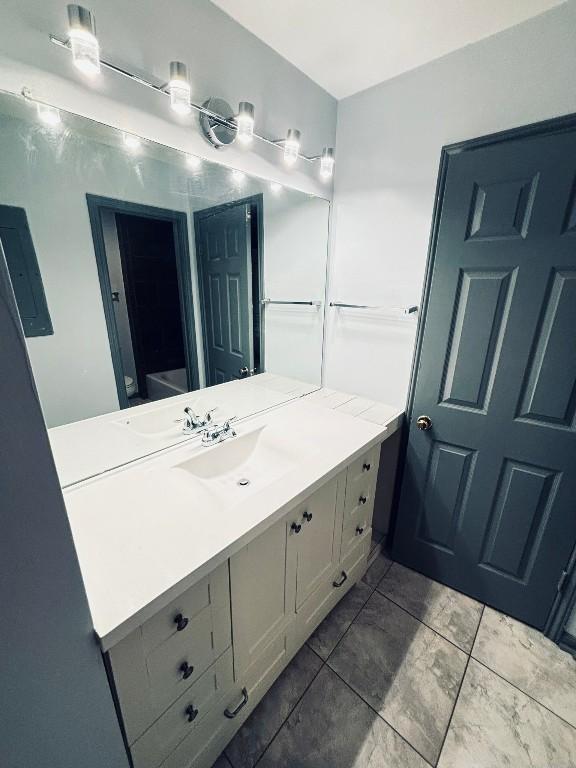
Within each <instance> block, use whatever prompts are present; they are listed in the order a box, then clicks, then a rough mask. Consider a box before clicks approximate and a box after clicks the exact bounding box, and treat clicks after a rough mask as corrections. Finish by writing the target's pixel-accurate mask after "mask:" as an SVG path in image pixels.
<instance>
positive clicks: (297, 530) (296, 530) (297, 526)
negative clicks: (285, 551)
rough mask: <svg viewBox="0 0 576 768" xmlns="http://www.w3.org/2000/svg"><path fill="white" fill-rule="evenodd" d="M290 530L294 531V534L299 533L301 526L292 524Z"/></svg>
mask: <svg viewBox="0 0 576 768" xmlns="http://www.w3.org/2000/svg"><path fill="white" fill-rule="evenodd" d="M290 528H291V530H293V531H294V533H300V531H301V530H302V526H301V525H300V523H292V525H291V526H290Z"/></svg>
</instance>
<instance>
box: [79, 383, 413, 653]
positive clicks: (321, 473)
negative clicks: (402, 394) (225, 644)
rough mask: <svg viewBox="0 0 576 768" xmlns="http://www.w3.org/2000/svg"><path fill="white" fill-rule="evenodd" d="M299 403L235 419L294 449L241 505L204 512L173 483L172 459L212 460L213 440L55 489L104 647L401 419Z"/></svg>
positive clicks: (394, 412)
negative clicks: (295, 454) (286, 440)
mask: <svg viewBox="0 0 576 768" xmlns="http://www.w3.org/2000/svg"><path fill="white" fill-rule="evenodd" d="M306 400H308V398H305V399H304V400H296V401H294V402H291V403H287V404H286V405H285V406H283V407H281V408H277V409H275V410H273V411H270V412H268V413H267V414H263V415H260V416H255V417H253V418H249V419H246V420H244V421H243V422H242V423H241V424H239V425H238V427H237V431H238V433H239V434H242V431H243V430H251V429H255V428H257V427H259V426H262V425H268V426H267V428H273V429H274V430H276V433H277V434H279V433H284V432H282V431H283V430H284V431H285V433H289V432H291V433H292V436H294V434H295V430H296V431H297V432H296V434H297V436H298V440H300V441H301V445H302V447H303V460H302V461H301V462H298V465H297V467H296V468H295V469H291V470H290V471H289V472H287V473H286V474H284V475H283V476H281V477H279V478H278V479H277V480H276V481H275V482H274V483H273V484H270V485H268V486H266V487H264V488H263V489H262V490H261V491H254V490H253V491H252V492H251V495H250V496H249V497H248V499H247V501H246V502H244V503H242V502H241V501H240V502H238V503H237V504H235V505H233V506H230V507H226V508H224V507H223V508H220V509H216V510H214V511H213V512H212V513H211V514H210V515H207V514H206V512H205V509H204V508H203V507H202V504H201V503H200V500H196V504H197V506H195V504H194V499H191V497H190V494H189V493H187V490H188V488H187V487H185V486H184V482H185V480H184V479H183V477H182V479H180V478H179V479H178V481H177V482H174V474H173V473H174V470H173V469H172V468H171V467H173V465H174V464H178V463H179V462H183V461H186V460H187V459H189V458H190V457H193V456H196V455H198V454H199V453H200V452H202V451H211V452H213V455H214V458H215V461H216V460H217V456H218V454H217V452H218V450H219V448H220V447H221V446H214V447H212V448H208V449H206V448H203V447H202V446H200V445H199V444H198V442H197V441H188V442H187V443H184V444H181V445H178V446H175V447H172V448H167V449H166V450H163V451H162V452H161V453H159V454H156V455H154V456H151V457H149V458H146V459H142V460H140V461H136V462H133V463H132V464H130V465H129V466H127V467H124V468H119V469H117V470H113V471H110V472H106V473H105V474H103V475H100V476H99V477H95V478H93V479H91V480H87V481H85V482H83V483H79V484H77V485H74V486H71V487H70V488H68V489H65V490H64V499H65V502H66V507H67V510H68V516H69V519H70V524H71V527H72V533H73V536H74V542H75V545H76V549H77V552H78V558H79V561H80V567H81V570H82V576H83V579H84V584H85V587H86V592H87V595H88V601H89V604H90V610H91V613H92V619H93V622H94V627H95V630H96V632H97V634H98V636H99V637H100V640H101V643H102V647H103V649H104V650H106V649H108V648H110V647H111V646H112V645H114V644H115V643H117V642H118V641H119V640H120V639H122V638H123V637H125V636H126V635H127V634H128V633H129V632H131V631H132V630H133V629H134V628H135V627H137V626H138V625H139V624H141V623H142V622H143V621H145V620H146V619H147V618H149V617H150V616H152V615H154V613H156V612H157V611H158V610H160V608H162V607H163V606H164V605H167V604H168V603H169V602H170V601H171V600H173V599H174V598H175V597H176V596H177V595H178V594H180V593H181V592H182V591H183V590H185V589H187V588H188V587H190V586H192V585H193V584H194V583H196V582H197V581H198V580H199V579H200V578H202V577H203V576H204V575H206V574H207V573H209V572H210V571H212V570H213V569H214V568H216V567H217V566H218V565H220V564H221V563H222V562H224V561H225V560H226V559H228V558H229V557H230V556H231V555H233V554H234V553H235V552H238V551H239V550H240V549H241V548H242V547H243V546H245V545H246V544H247V543H248V542H249V541H251V540H252V539H254V538H255V537H256V536H258V535H259V534H260V533H262V532H263V531H264V530H265V529H266V528H267V527H268V526H270V525H271V524H272V523H274V522H275V521H276V520H278V519H280V517H282V516H283V515H284V514H286V512H288V511H289V509H290V508H291V507H292V506H295V505H296V504H298V503H300V501H302V500H303V499H304V498H306V496H308V495H309V494H310V493H312V492H313V491H314V490H315V489H316V488H318V487H320V485H322V484H323V483H325V482H326V481H327V480H328V479H330V478H331V477H333V476H335V475H336V474H337V473H338V472H339V471H340V470H341V469H343V468H344V467H345V466H346V465H347V464H348V463H349V462H350V461H352V460H353V459H355V458H356V457H357V456H359V455H361V453H362V452H363V451H365V450H367V449H368V448H370V447H372V446H373V445H376V444H377V443H379V442H381V441H382V440H383V439H384V438H385V437H386V435H387V431H394V430H395V429H396V428H397V426H398V423H399V417H400V416H401V411H398V410H394V409H389V411H388V412H386V413H384V412H383V411H381V412H380V413H379V417H380V418H379V422H375V421H373V420H370V419H363V418H358V417H356V416H351V415H349V414H346V413H342V412H340V410H339V409H336V410H334V409H332V408H331V407H319V404H315V403H314V402H306ZM346 402H350V401H349V400H347V401H346ZM325 405H326V404H325ZM278 431H280V432H278ZM225 445H226V443H224V444H223V445H222V447H223V446H225ZM170 473H172V474H170ZM181 474H182V473H181ZM178 483H180V486H179V485H178Z"/></svg>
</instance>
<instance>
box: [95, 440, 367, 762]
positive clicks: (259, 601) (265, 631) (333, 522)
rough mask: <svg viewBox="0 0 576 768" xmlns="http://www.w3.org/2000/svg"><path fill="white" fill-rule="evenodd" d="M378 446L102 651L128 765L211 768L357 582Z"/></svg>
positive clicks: (364, 552)
mask: <svg viewBox="0 0 576 768" xmlns="http://www.w3.org/2000/svg"><path fill="white" fill-rule="evenodd" d="M378 460H379V446H377V447H376V448H373V449H371V450H369V451H367V452H366V453H365V454H364V455H362V456H361V457H360V458H358V459H357V460H355V461H353V462H351V464H350V465H349V467H347V468H346V469H345V470H343V471H342V472H340V474H339V475H337V476H336V477H335V478H333V479H332V480H330V481H328V482H327V483H325V484H324V485H323V486H321V487H320V488H319V489H317V490H316V491H315V492H314V493H312V494H311V495H310V496H309V497H308V498H307V499H306V500H305V501H304V502H302V503H300V504H297V505H295V506H294V508H293V509H292V510H290V511H289V512H288V513H287V514H286V515H285V516H284V517H283V518H282V519H280V520H278V521H277V522H275V523H273V524H272V525H271V526H270V527H269V528H268V529H267V530H265V531H264V532H263V533H262V534H260V536H258V537H257V538H256V539H255V540H254V541H252V542H250V543H249V544H247V545H246V546H245V547H244V548H243V549H241V550H240V552H238V553H237V554H235V555H234V556H232V557H231V558H230V560H229V561H228V562H227V563H224V564H223V565H222V566H220V567H219V568H217V569H216V570H215V571H214V572H213V573H211V574H209V575H208V576H206V577H205V578H204V579H202V580H201V581H200V582H199V583H198V584H196V585H195V586H194V587H192V588H191V589H189V590H187V591H186V592H184V593H183V594H182V595H181V596H180V597H179V598H178V599H177V600H175V601H173V602H172V603H171V604H170V605H168V606H167V607H166V608H164V609H163V610H162V611H159V612H158V613H157V614H156V615H155V616H153V617H152V618H151V619H149V620H148V621H147V622H145V623H144V624H143V625H142V626H141V627H139V628H138V629H137V630H135V631H134V632H132V633H131V634H130V635H129V636H128V637H127V638H126V639H125V640H122V641H120V642H119V643H118V644H117V645H115V646H114V647H113V648H112V649H111V650H110V652H109V669H110V670H111V674H112V678H113V680H112V684H113V686H114V689H115V693H116V697H117V700H118V702H119V707H120V713H121V717H122V720H123V723H124V728H125V732H126V737H127V741H128V744H129V745H130V751H131V757H132V761H133V764H134V768H210V766H211V765H212V762H213V761H214V760H215V759H216V758H217V757H218V754H219V753H220V752H221V750H222V749H223V748H224V746H225V745H226V743H227V742H228V741H229V740H230V739H231V738H232V736H233V735H234V733H235V732H236V731H237V730H238V728H239V727H240V726H241V725H242V723H243V722H244V721H245V720H246V718H247V717H248V716H249V714H250V713H251V712H252V711H253V709H254V707H255V706H256V705H257V704H258V702H259V701H260V699H261V698H262V696H263V695H264V694H265V693H266V691H267V690H268V689H269V688H270V686H271V685H272V683H273V682H274V680H276V678H277V677H278V675H279V674H280V673H281V672H282V670H283V669H284V668H285V667H286V665H287V664H288V662H289V661H290V659H291V658H292V657H293V656H294V654H295V653H296V652H297V651H298V649H299V648H300V647H301V645H302V644H303V643H304V642H305V640H306V639H307V638H308V637H309V635H310V634H311V633H312V632H313V631H314V630H315V629H316V627H317V626H318V625H319V624H320V622H321V621H322V620H323V619H324V617H325V616H326V615H327V613H328V612H329V611H330V610H331V609H332V608H333V607H334V606H335V605H336V604H337V603H338V601H339V600H340V599H341V598H342V597H343V596H344V595H345V594H346V592H347V591H348V590H349V589H350V588H351V587H352V586H353V585H354V584H355V583H356V582H357V581H358V580H359V579H360V578H361V577H362V575H363V574H364V571H365V569H366V563H367V557H368V552H369V548H370V538H371V526H372V512H373V506H374V493H375V488H376V476H377V473H378Z"/></svg>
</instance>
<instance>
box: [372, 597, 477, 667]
mask: <svg viewBox="0 0 576 768" xmlns="http://www.w3.org/2000/svg"><path fill="white" fill-rule="evenodd" d="M376 592H378V594H379V595H380V596H381V597H385V598H386V600H389V601H390V602H391V603H392V604H393V605H395V606H396V607H397V608H400V609H401V610H403V611H404V613H407V614H408V616H412V618H413V619H416V621H419V622H420V624H424V626H425V627H428V629H430V630H432V632H434V633H435V634H436V635H439V636H440V637H441V638H442V639H443V640H446V642H448V643H450V645H453V646H454V648H457V649H458V650H459V651H462V653H465V654H466V656H470V654H471V653H472V648H474V640H475V639H476V633H477V632H478V627H479V626H480V621H481V619H482V615H483V613H484V607H485V606H482V611H481V613H480V619H479V620H478V627H476V633H475V634H474V639H473V640H472V647H471V649H470V650H469V651H465V650H464V648H462V647H461V646H459V645H458V644H457V643H455V642H454V641H453V640H450V638H449V637H446V635H443V634H442V632H439V631H438V630H437V629H434V627H431V626H430V624H427V623H426V622H425V621H424V620H423V619H421V618H420V617H419V616H416V614H414V613H412V612H411V611H409V610H408V609H407V608H405V607H404V606H403V605H400V603H397V602H396V601H395V600H392V598H391V597H388V595H385V594H384V593H383V592H380V590H379V589H378V587H376Z"/></svg>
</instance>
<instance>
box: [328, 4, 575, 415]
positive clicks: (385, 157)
mask: <svg viewBox="0 0 576 768" xmlns="http://www.w3.org/2000/svg"><path fill="white" fill-rule="evenodd" d="M575 30H576V4H575V3H574V2H573V1H571V2H569V3H567V4H566V5H563V6H561V7H560V8H558V9H555V10H553V11H550V12H549V13H546V14H544V15H542V16H540V17H537V18H535V19H532V20H530V21H528V22H525V23H523V24H521V25H519V26H517V27H514V28H512V29H509V30H507V31H505V32H503V33H501V34H498V35H495V36H494V37H491V38H489V39H487V40H483V41H481V42H479V43H477V44H475V45H472V46H469V47H467V48H464V49H462V50H460V51H457V52H456V53H453V54H451V55H449V56H446V57H444V58H442V59H440V60H438V61H435V62H433V63H431V64H428V65H426V66H423V67H421V68H419V69H417V70H414V71H413V72H410V73H408V74H405V75H402V76H400V77H397V78H396V79H394V80H391V81H388V82H385V83H382V84H381V85H378V86H376V87H374V88H371V89H369V90H367V91H364V92H362V93H359V94H356V95H355V96H351V97H350V98H347V99H344V100H343V101H341V102H340V104H339V111H338V132H337V157H338V162H337V164H336V179H335V191H334V201H333V218H332V232H333V250H332V255H331V270H330V288H329V291H330V296H331V298H332V299H336V300H342V301H348V302H353V303H367V304H379V305H391V306H396V305H403V304H407V303H409V304H411V303H414V302H416V303H418V302H419V300H420V294H421V289H422V281H423V277H424V268H425V263H426V256H427V248H428V237H429V233H430V226H431V218H432V208H433V203H434V192H435V186H436V177H437V173H438V165H439V159H440V150H441V147H442V146H443V145H445V144H449V143H452V142H456V141H460V140H463V139H470V138H473V137H476V136H482V135H484V134H489V133H493V132H495V131H499V130H502V129H505V128H511V127H514V126H519V125H523V124H526V123H531V122H534V121H538V120H542V119H545V118H549V117H554V116H557V115H562V114H565V113H569V112H573V111H576V87H575V85H574V77H573V76H572V73H574V72H575V71H576V42H575V40H576V38H575ZM414 331H415V325H414V324H412V325H410V324H409V323H404V324H401V323H390V322H385V321H382V320H379V319H378V317H377V315H375V314H373V313H367V312H361V311H358V312H351V311H335V310H332V311H329V322H328V327H327V341H326V360H325V378H326V384H327V385H328V386H330V387H335V388H340V389H344V390H349V391H351V392H354V393H357V394H360V395H364V396H367V397H370V398H374V399H377V400H382V401H384V402H387V403H390V404H392V405H398V406H400V407H401V406H403V405H404V404H405V401H406V393H407V387H408V380H409V375H410V369H411V363H412V350H413V341H414Z"/></svg>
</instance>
